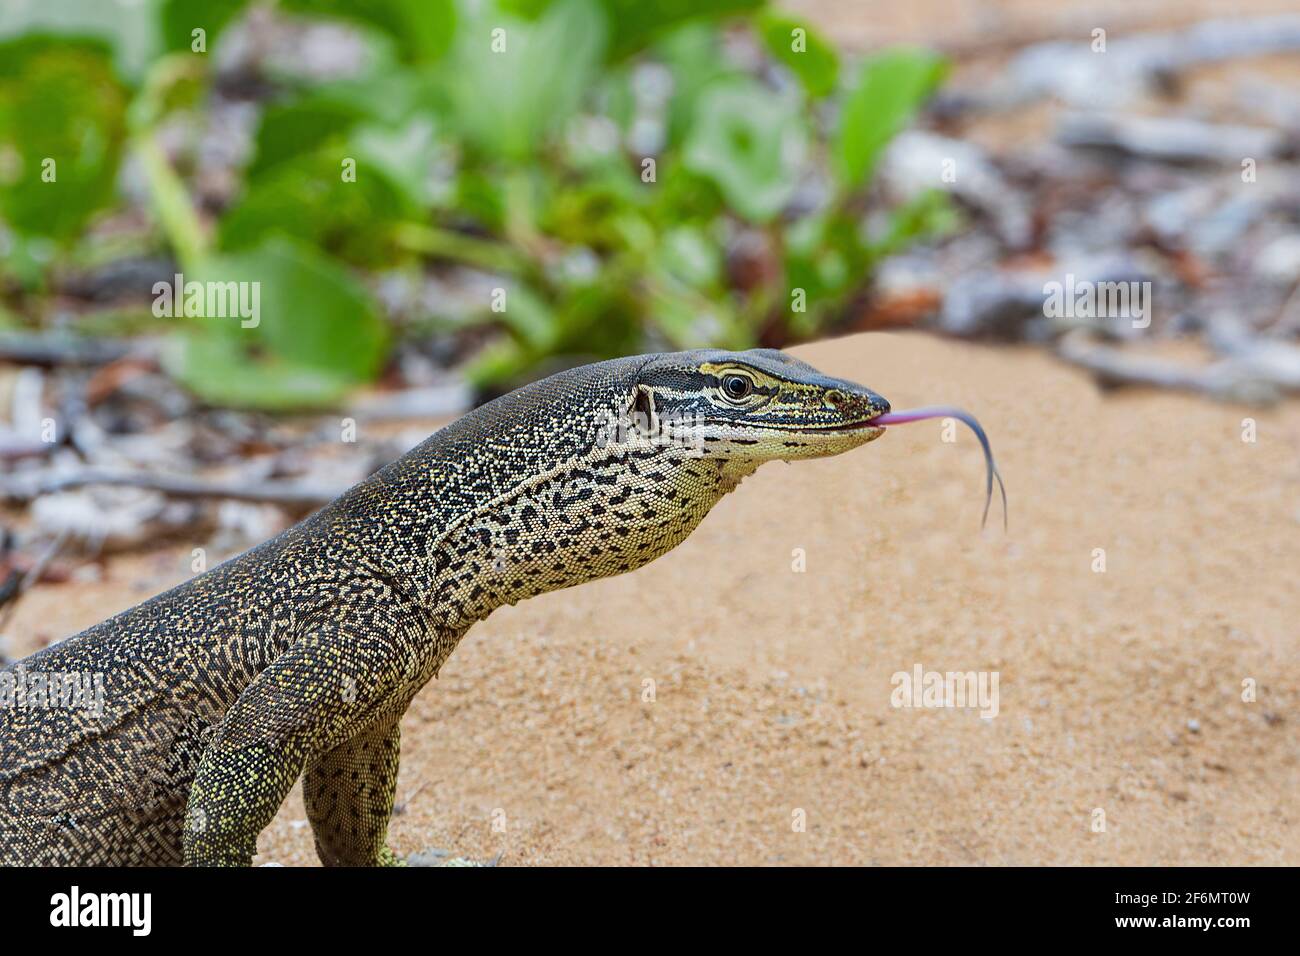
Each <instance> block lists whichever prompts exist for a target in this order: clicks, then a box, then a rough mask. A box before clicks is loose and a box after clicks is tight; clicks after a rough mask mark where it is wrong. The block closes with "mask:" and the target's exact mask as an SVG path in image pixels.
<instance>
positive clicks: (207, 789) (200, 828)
mask: <svg viewBox="0 0 1300 956" xmlns="http://www.w3.org/2000/svg"><path fill="white" fill-rule="evenodd" d="M340 598H341V599H342V600H340V602H339V603H338V604H336V605H334V607H333V608H332V609H331V613H332V614H333V615H335V618H334V620H331V621H328V622H326V623H324V624H322V625H320V626H319V627H314V628H311V633H309V634H307V635H305V636H303V637H301V638H299V639H298V640H297V641H296V642H295V643H294V644H293V645H292V646H291V647H290V648H289V649H288V650H287V651H285V652H284V653H283V654H281V655H280V656H279V657H278V658H276V659H275V660H274V661H272V662H271V664H270V665H269V666H267V668H266V669H265V670H263V671H262V672H261V673H260V674H259V675H258V676H257V677H256V678H255V679H254V680H253V681H252V682H251V683H250V684H249V685H248V686H247V687H246V688H244V691H243V693H241V694H240V695H239V698H238V699H237V700H236V701H235V703H234V705H233V706H232V707H231V708H230V710H229V711H228V712H227V714H226V716H225V719H224V720H223V721H222V724H221V729H220V730H219V731H218V733H217V734H216V736H215V737H214V739H213V740H212V742H211V743H210V744H209V746H208V747H207V749H206V750H205V751H204V753H203V758H202V760H201V761H200V764H199V769H198V772H197V774H196V775H195V778H194V783H193V785H192V786H191V788H190V794H189V802H188V805H187V808H186V822H185V833H184V850H185V862H186V864H188V865H191V866H247V865H249V864H250V863H251V862H252V859H253V854H254V853H255V852H256V850H257V835H258V834H259V833H260V832H261V831H262V830H263V829H265V827H266V826H267V825H268V824H269V823H270V822H271V820H272V819H273V818H274V816H275V814H276V811H277V810H278V809H279V808H280V804H282V803H283V802H284V798H285V797H286V796H287V795H288V793H289V790H290V788H291V787H292V786H293V783H294V781H295V780H296V779H297V778H298V775H299V774H301V773H302V771H303V769H304V768H305V767H306V765H307V762H308V760H309V759H310V758H311V757H312V756H313V755H315V754H321V753H328V752H330V751H332V750H334V749H335V748H337V747H339V746H340V745H341V744H343V743H345V742H346V741H348V740H350V739H352V738H353V737H355V736H356V735H357V734H358V733H360V732H362V731H363V730H365V729H366V728H368V727H371V726H373V725H375V723H376V722H377V721H382V722H384V723H388V722H391V721H395V720H396V719H397V717H398V716H399V715H400V714H401V711H402V710H405V704H406V702H407V701H408V700H409V694H410V688H411V686H412V682H413V680H415V679H416V678H417V675H418V674H419V672H420V670H421V661H420V660H419V658H418V655H417V654H416V653H415V650H414V649H413V648H412V647H411V646H410V645H409V644H406V643H405V642H403V641H401V640H400V639H399V634H401V633H402V629H401V628H400V627H399V626H397V624H396V620H397V618H398V614H399V612H397V611H396V609H395V608H394V606H393V602H392V600H391V598H384V597H383V596H382V595H376V594H374V593H370V592H368V591H362V592H361V593H359V594H358V593H352V594H347V595H340Z"/></svg>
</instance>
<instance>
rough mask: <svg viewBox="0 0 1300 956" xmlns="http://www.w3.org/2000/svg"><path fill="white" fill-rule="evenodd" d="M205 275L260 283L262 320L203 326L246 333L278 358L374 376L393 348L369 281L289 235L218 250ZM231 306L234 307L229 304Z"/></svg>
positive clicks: (350, 375)
mask: <svg viewBox="0 0 1300 956" xmlns="http://www.w3.org/2000/svg"><path fill="white" fill-rule="evenodd" d="M185 278H186V280H187V284H188V281H189V280H191V279H193V280H197V281H200V282H221V283H228V282H232V281H233V282H247V283H256V284H257V285H256V286H255V287H252V286H250V287H246V288H249V289H253V288H255V289H256V294H257V301H258V305H259V310H258V312H259V314H258V321H257V324H256V325H255V326H252V327H249V328H245V327H244V322H243V321H241V317H240V315H238V314H237V315H234V316H228V317H221V316H209V317H207V318H206V319H205V320H204V322H203V325H204V326H206V327H207V328H209V329H211V328H213V327H214V326H215V327H216V328H217V329H218V330H219V331H221V332H223V333H225V334H227V335H231V336H234V337H236V338H237V339H240V340H243V339H247V343H246V346H247V347H248V348H249V349H251V348H252V347H253V346H255V345H256V346H259V347H261V348H262V349H264V350H265V351H266V352H268V353H270V354H271V355H272V356H274V357H275V358H276V359H278V360H280V361H283V362H285V363H287V364H288V365H291V366H295V367H302V368H308V369H314V370H316V371H317V372H320V373H322V374H325V375H329V376H336V377H341V378H344V379H347V380H349V381H353V382H359V381H365V380H368V379H370V378H372V377H373V376H374V375H375V373H376V372H377V371H378V369H379V366H380V363H381V362H382V361H383V358H384V354H385V351H386V348H387V329H386V327H385V325H384V323H383V320H382V319H381V317H380V315H379V313H378V310H377V308H376V306H375V303H374V301H373V300H372V299H371V297H370V294H369V293H368V292H367V291H366V289H365V287H364V286H362V285H361V284H360V283H359V282H357V281H356V280H355V279H353V278H352V276H351V275H349V274H348V272H347V270H346V269H344V268H343V266H341V265H340V264H338V263H337V262H334V261H333V260H331V259H328V258H326V257H325V256H322V255H321V254H320V253H318V252H316V251H315V250H313V249H311V248H309V247H307V246H304V245H302V244H301V243H297V242H292V241H289V240H286V239H274V240H271V241H269V242H266V243H264V244H263V245H261V246H259V247H258V248H256V249H253V250H250V251H248V252H246V253H240V254H233V255H225V256H220V257H214V258H213V259H210V260H209V261H207V262H206V263H204V264H203V265H202V267H201V268H200V270H199V274H197V275H194V276H188V275H187V276H186V277H185ZM228 311H231V310H228Z"/></svg>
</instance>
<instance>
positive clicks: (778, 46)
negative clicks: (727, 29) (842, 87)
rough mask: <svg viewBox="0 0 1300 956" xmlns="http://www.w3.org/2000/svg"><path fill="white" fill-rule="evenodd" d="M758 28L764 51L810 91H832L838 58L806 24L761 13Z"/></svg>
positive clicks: (790, 18) (826, 92)
mask: <svg viewBox="0 0 1300 956" xmlns="http://www.w3.org/2000/svg"><path fill="white" fill-rule="evenodd" d="M758 29H759V32H760V33H761V34H762V36H763V42H764V43H765V44H766V45H767V49H768V52H769V53H771V54H772V56H773V57H775V58H776V59H778V60H780V61H781V62H782V63H784V64H785V65H786V66H788V67H789V68H790V70H791V71H792V72H793V73H794V74H795V76H797V77H799V82H801V83H802V84H803V86H804V89H806V90H807V91H808V92H809V93H810V94H812V95H813V96H826V95H828V94H829V93H832V92H834V90H835V83H836V81H837V80H838V79H839V73H840V60H839V57H838V56H836V54H835V48H834V47H832V46H831V45H830V44H829V43H827V42H826V40H825V39H824V38H823V37H822V36H821V34H819V33H817V32H816V31H815V30H813V29H812V28H811V27H810V26H808V25H807V24H806V23H803V22H801V21H799V20H795V19H793V18H792V17H787V16H783V15H781V14H776V13H768V14H764V15H763V16H762V17H761V18H760V19H759V21H758Z"/></svg>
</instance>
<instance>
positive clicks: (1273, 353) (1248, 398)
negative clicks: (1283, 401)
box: [1056, 332, 1300, 404]
mask: <svg viewBox="0 0 1300 956" xmlns="http://www.w3.org/2000/svg"><path fill="white" fill-rule="evenodd" d="M1056 351H1057V354H1058V355H1060V357H1061V358H1063V359H1064V360H1065V361H1067V362H1070V363H1071V364H1073V365H1077V366H1079V367H1080V368H1085V369H1087V370H1088V371H1090V372H1092V373H1093V374H1094V375H1095V376H1096V377H1097V380H1098V381H1099V382H1101V384H1103V385H1106V386H1110V387H1117V386H1124V385H1141V386H1149V387H1153V388H1169V389H1178V390H1181V391H1190V392H1199V393H1201V394H1203V395H1208V396H1210V397H1212V398H1215V399H1219V400H1221V401H1233V402H1245V403H1248V404H1270V403H1272V402H1276V401H1277V400H1279V399H1280V398H1281V397H1282V395H1283V394H1284V393H1286V392H1295V391H1300V349H1296V348H1295V347H1294V346H1290V345H1287V344H1285V343H1280V342H1274V341H1261V340H1257V341H1256V342H1254V343H1253V344H1252V345H1251V346H1250V347H1243V348H1242V349H1240V350H1239V351H1236V352H1234V353H1233V354H1229V355H1227V356H1225V357H1224V358H1221V359H1218V360H1217V361H1214V362H1210V363H1209V364H1207V365H1202V366H1189V365H1185V364H1182V363H1180V362H1173V361H1170V360H1168V359H1161V358H1155V357H1151V356H1138V355H1133V354H1131V353H1128V352H1126V351H1125V350H1124V349H1122V348H1118V347H1115V346H1109V345H1103V344H1100V343H1099V342H1097V341H1096V340H1095V339H1093V337H1092V336H1090V335H1089V334H1087V333H1085V332H1077V333H1071V334H1069V335H1065V336H1063V337H1062V338H1061V339H1060V341H1058V342H1057V345H1056Z"/></svg>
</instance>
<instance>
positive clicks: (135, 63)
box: [0, 0, 161, 81]
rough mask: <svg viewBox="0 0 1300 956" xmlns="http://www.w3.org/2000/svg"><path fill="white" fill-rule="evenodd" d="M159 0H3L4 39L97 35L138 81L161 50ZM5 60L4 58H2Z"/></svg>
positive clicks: (0, 31)
mask: <svg viewBox="0 0 1300 956" xmlns="http://www.w3.org/2000/svg"><path fill="white" fill-rule="evenodd" d="M159 3H160V0H4V4H3V6H4V11H3V14H4V15H3V16H0V40H5V39H9V38H11V37H18V36H27V37H37V36H51V37H60V38H64V39H67V38H74V39H94V40H99V41H101V42H102V43H104V44H106V45H107V46H108V48H109V50H111V51H112V55H113V62H114V64H115V65H116V67H117V69H118V70H119V71H120V72H121V74H122V75H123V76H125V77H127V78H128V79H131V80H133V81H134V80H137V79H139V78H140V77H141V76H143V74H144V71H145V68H146V67H147V66H148V65H149V64H150V63H151V62H153V60H154V59H155V58H156V57H157V56H158V54H159V52H161V37H160V36H159V32H158V19H159V17H158V7H159ZM0 58H2V57H0Z"/></svg>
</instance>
